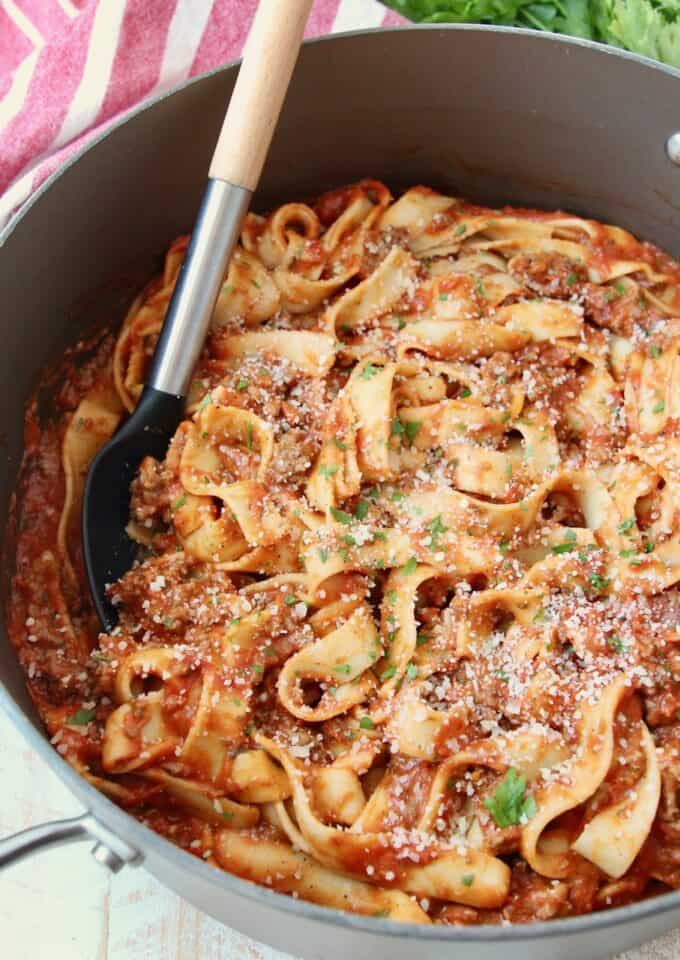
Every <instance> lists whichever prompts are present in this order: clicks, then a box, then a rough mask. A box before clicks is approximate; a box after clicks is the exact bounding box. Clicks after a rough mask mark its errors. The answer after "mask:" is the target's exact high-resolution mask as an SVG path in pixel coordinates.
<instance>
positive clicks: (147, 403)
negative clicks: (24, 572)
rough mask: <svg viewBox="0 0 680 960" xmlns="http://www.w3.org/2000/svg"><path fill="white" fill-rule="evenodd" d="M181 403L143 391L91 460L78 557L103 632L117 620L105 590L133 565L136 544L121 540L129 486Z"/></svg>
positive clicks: (167, 433) (171, 426)
mask: <svg viewBox="0 0 680 960" xmlns="http://www.w3.org/2000/svg"><path fill="white" fill-rule="evenodd" d="M183 407H184V399H183V397H180V396H173V395H172V394H169V393H164V392H163V391H161V390H156V389H154V388H153V387H145V389H144V392H143V393H142V395H141V397H140V400H139V403H138V404H137V407H136V409H135V411H134V413H133V414H132V416H131V417H130V419H129V420H127V421H126V422H125V423H124V424H123V426H122V427H121V429H120V430H119V431H118V432H117V433H116V434H115V435H114V437H113V439H112V440H111V441H110V442H109V443H107V444H106V446H105V447H103V448H102V449H101V450H100V451H99V453H98V454H97V456H96V457H95V459H94V460H93V461H92V465H91V466H90V470H89V472H88V475H87V479H86V481H85V490H84V493H83V516H82V529H83V558H84V560H85V569H86V571H87V576H88V580H89V582H90V587H91V590H92V599H93V601H94V605H95V609H96V611H97V614H98V616H99V619H100V620H101V622H102V624H103V626H104V629H105V630H112V629H113V627H115V625H116V623H117V621H118V615H117V613H116V609H115V607H114V606H113V605H112V603H111V602H110V600H109V598H108V596H107V586H108V584H110V583H115V581H116V580H119V579H120V577H122V576H123V574H124V573H126V572H127V571H128V570H129V569H130V568H131V567H132V566H133V564H134V562H135V560H136V559H137V555H138V552H139V545H138V544H137V543H135V541H133V540H131V539H130V537H129V536H128V535H127V526H128V522H129V519H130V484H131V483H132V481H133V479H134V477H135V475H136V473H137V471H138V469H139V466H140V464H141V462H142V460H143V459H144V457H155V458H156V459H157V460H162V459H163V457H164V456H165V453H166V451H167V449H168V444H169V443H170V440H171V438H172V435H173V434H174V432H175V430H176V429H177V425H178V423H179V421H180V420H181V417H182V411H183Z"/></svg>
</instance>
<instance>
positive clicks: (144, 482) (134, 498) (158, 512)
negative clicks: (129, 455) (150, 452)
mask: <svg viewBox="0 0 680 960" xmlns="http://www.w3.org/2000/svg"><path fill="white" fill-rule="evenodd" d="M130 494H131V497H130V511H131V513H132V516H133V517H134V519H135V520H136V521H137V523H139V524H140V526H142V527H154V526H156V525H157V523H158V522H162V521H163V513H164V511H165V510H167V508H168V507H169V505H170V504H169V500H168V490H167V484H166V482H165V477H164V470H163V467H162V465H161V464H160V463H159V462H158V460H154V458H153V457H144V459H143V460H142V463H141V466H140V468H139V473H138V474H137V476H136V477H135V479H134V480H133V481H132V483H131V485H130ZM149 521H151V522H149Z"/></svg>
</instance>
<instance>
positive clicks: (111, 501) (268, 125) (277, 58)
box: [82, 0, 312, 630]
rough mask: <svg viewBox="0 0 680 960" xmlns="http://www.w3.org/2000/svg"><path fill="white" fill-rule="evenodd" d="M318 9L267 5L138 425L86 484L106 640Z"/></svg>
mask: <svg viewBox="0 0 680 960" xmlns="http://www.w3.org/2000/svg"><path fill="white" fill-rule="evenodd" d="M311 6H312V0H260V3H259V6H258V8H257V12H256V14H255V19H254V21H253V24H252V27H251V30H250V34H249V36H248V40H247V42H246V46H245V49H244V52H243V61H242V64H241V68H240V70H239V74H238V78H237V80H236V85H235V87H234V92H233V94H232V96H231V101H230V103H229V106H228V108H227V112H226V115H225V118H224V122H223V124H222V129H221V131H220V135H219V138H218V141H217V146H216V147H215V152H214V154H213V157H212V162H211V165H210V171H209V179H208V184H207V187H206V189H205V192H204V194H203V198H202V200H201V206H200V209H199V212H198V217H197V219H196V224H195V227H194V231H193V234H192V236H191V241H190V243H189V247H188V250H187V254H186V257H185V260H184V264H183V266H182V269H181V271H180V274H179V276H178V278H177V283H176V285H175V289H174V291H173V294H172V298H171V300H170V303H169V305H168V310H167V314H166V317H165V321H164V323H163V327H162V330H161V333H160V337H159V339H158V344H157V346H156V350H155V353H154V356H153V361H152V365H151V370H150V374H149V378H148V381H147V383H146V386H145V387H144V390H143V391H142V394H141V396H140V398H139V402H138V403H137V406H136V408H135V410H134V412H133V413H132V415H131V416H130V418H129V419H128V420H127V421H126V422H125V423H124V424H123V426H122V427H121V429H120V430H119V431H118V432H117V433H116V434H115V435H114V437H113V439H112V440H110V441H109V442H108V443H107V444H106V446H104V447H102V449H101V450H100V451H99V453H98V454H97V456H96V457H95V458H94V460H93V461H92V464H91V466H90V469H89V472H88V475H87V478H86V481H85V489H84V493H83V512H82V535H83V557H84V560H85V568H86V571H87V577H88V581H89V584H90V590H91V592H92V599H93V601H94V605H95V609H96V611H97V614H98V615H99V618H100V620H101V622H102V624H103V625H104V628H105V629H106V630H111V629H113V627H114V626H115V625H116V623H117V621H118V616H117V613H116V610H115V608H114V606H113V605H112V604H111V602H110V601H109V599H108V597H107V595H106V586H107V584H110V583H113V582H115V581H116V580H118V579H119V578H120V577H121V576H122V575H123V574H124V573H125V572H126V571H127V570H129V569H130V568H131V567H132V565H133V563H134V561H135V557H136V554H137V551H138V545H137V544H136V543H134V542H133V541H132V540H131V539H130V538H129V537H128V535H127V533H126V527H127V524H128V520H129V515H130V484H131V482H132V480H133V478H134V476H135V474H136V472H137V469H138V467H139V464H140V462H141V461H142V459H143V458H144V457H145V456H152V457H155V458H156V459H162V458H163V457H164V456H165V454H166V451H167V448H168V444H169V443H170V439H171V438H172V436H173V434H174V432H175V430H176V429H177V426H178V424H179V422H180V421H181V419H182V417H183V414H184V402H185V399H186V395H187V391H188V389H189V384H190V382H191V378H192V374H193V370H194V367H195V366H196V363H197V361H198V358H199V355H200V353H201V349H202V347H203V343H204V341H205V338H206V335H207V332H208V328H209V326H210V321H211V318H212V314H213V310H214V308H215V302H216V301H217V296H218V294H219V291H220V287H221V285H222V281H223V278H224V275H225V272H226V269H227V266H228V264H229V259H230V257H231V254H232V252H233V249H234V247H235V246H236V242H237V240H238V237H239V234H240V231H241V225H242V223H243V220H244V217H245V215H246V213H247V212H248V207H249V204H250V200H251V197H252V195H253V191H254V190H255V187H256V186H257V183H258V180H259V178H260V174H261V172H262V167H263V165H264V161H265V158H266V156H267V151H268V150H269V145H270V143H271V139H272V136H273V133H274V128H275V126H276V123H277V121H278V118H279V114H280V112H281V107H282V105H283V100H284V97H285V95H286V91H287V89H288V84H289V82H290V78H291V75H292V72H293V68H294V66H295V62H296V60H297V56H298V52H299V49H300V43H301V42H302V35H303V32H304V28H305V24H306V22H307V17H308V16H309V11H310V8H311Z"/></svg>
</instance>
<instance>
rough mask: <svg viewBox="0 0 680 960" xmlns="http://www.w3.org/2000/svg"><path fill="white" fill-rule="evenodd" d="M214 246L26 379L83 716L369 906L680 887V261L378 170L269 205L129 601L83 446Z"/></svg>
mask: <svg viewBox="0 0 680 960" xmlns="http://www.w3.org/2000/svg"><path fill="white" fill-rule="evenodd" d="M185 249H186V238H182V239H180V240H178V241H177V242H176V243H175V244H173V246H172V247H171V249H170V251H169V252H168V254H167V257H166V260H165V269H164V273H163V275H162V276H161V277H160V278H158V279H157V280H155V281H154V282H153V283H151V284H150V285H149V286H148V287H147V289H146V290H145V291H144V292H143V293H142V294H141V295H140V296H139V297H138V298H137V300H136V301H135V302H134V304H133V306H132V308H131V309H130V311H129V313H128V315H127V317H126V319H125V322H124V324H123V327H122V330H121V331H120V332H119V333H118V334H117V336H116V337H115V342H114V338H113V337H112V336H110V335H109V336H106V335H104V336H103V338H102V336H101V335H100V338H99V339H98V340H96V341H93V342H90V343H85V342H84V341H83V342H82V343H81V344H80V345H79V348H78V350H76V351H75V353H74V352H72V353H70V354H69V355H68V356H67V358H66V361H65V363H64V365H62V368H61V373H60V376H61V378H62V386H61V392H60V393H59V395H58V401H59V402H58V404H57V405H56V406H55V405H54V403H53V416H52V419H50V418H49V417H45V416H44V415H42V414H41V413H40V412H39V408H40V403H39V398H38V399H36V401H35V402H34V403H33V404H32V405H31V406H30V407H29V411H28V420H27V433H26V437H27V441H26V442H27V454H26V459H25V463H24V467H23V473H22V478H21V484H20V489H19V499H18V504H19V505H18V507H17V511H16V514H15V520H16V526H17V534H16V536H17V551H16V552H17V564H16V573H15V576H14V580H13V590H12V603H11V611H10V626H11V632H12V636H13V638H14V640H15V643H16V646H17V648H18V651H19V654H20V658H21V661H22V664H23V666H24V669H25V671H26V675H27V682H28V685H29V688H30V691H31V693H32V695H33V697H34V699H35V700H36V702H37V704H38V706H39V708H40V712H41V714H42V717H43V719H44V722H45V724H46V726H47V729H48V731H49V734H50V736H51V737H52V742H53V743H54V744H55V745H56V748H57V750H59V752H60V753H62V754H63V755H64V756H65V757H66V759H67V760H68V761H69V762H70V763H71V764H73V765H74V766H75V767H76V768H77V769H78V770H80V771H81V773H82V774H83V775H84V776H85V777H87V779H88V780H90V781H91V782H92V783H94V784H95V785H96V786H97V787H98V788H100V789H101V790H103V791H104V792H105V793H107V794H108V795H109V796H110V797H112V798H114V799H115V800H116V801H117V802H119V803H120V804H122V805H123V806H124V807H126V808H127V809H129V810H130V811H131V812H132V813H133V814H134V815H136V816H137V817H139V818H140V819H141V820H142V821H143V822H144V823H146V824H148V825H149V826H151V827H153V828H154V829H156V830H158V831H160V832H161V833H163V834H164V835H165V836H167V837H169V838H170V839H172V840H174V841H175V842H176V843H178V844H179V845H181V846H183V847H184V848H185V849H187V850H188V851H190V852H191V853H194V854H195V855H196V856H199V857H202V858H204V859H205V860H206V861H208V862H209V863H211V864H214V865H215V866H217V867H221V868H223V869H225V870H228V871H231V872H232V873H234V874H237V875H239V876H241V877H245V878H247V879H249V880H252V881H255V882H257V883H260V884H265V885H266V886H269V887H271V888H273V889H275V890H278V891H282V892H285V893H288V894H292V895H293V896H296V897H301V898H304V899H307V900H311V901H314V902H316V903H320V904H325V905H328V906H331V907H337V908H342V909H345V910H350V911H354V912H356V913H362V914H368V915H373V916H379V917H389V918H390V919H393V920H400V921H409V922H415V923H430V922H439V923H449V924H476V923H499V922H508V921H511V922H523V921H530V920H537V919H549V918H552V917H560V916H566V915H570V914H576V913H585V912H589V911H592V910H597V909H601V908H604V907H607V906H611V905H616V904H620V903H623V902H629V901H631V900H635V899H639V898H640V897H642V896H647V895H649V894H650V893H654V892H660V891H662V890H664V889H667V888H668V887H680V819H679V817H678V806H677V804H678V790H679V787H680V753H679V749H680V626H679V624H680V600H679V592H678V586H677V584H678V580H679V579H680V439H679V430H678V427H679V424H680V357H679V356H678V349H679V347H680V268H679V266H678V264H676V263H675V262H673V261H672V260H671V259H670V258H669V257H667V256H666V255H665V254H663V253H662V252H661V251H659V250H657V249H656V248H654V247H652V246H651V245H649V244H642V243H640V242H638V241H637V240H636V239H635V238H634V237H632V236H631V235H630V234H629V233H627V232H626V231H624V230H622V229H619V228H617V227H613V226H604V225H602V224H600V223H597V222H595V221H593V220H587V219H581V218H579V217H575V216H570V215H568V214H564V213H559V212H557V213H543V212H538V211H533V210H517V209H509V208H506V209H499V210H495V209H494V210H492V209H486V208H482V207H478V206H473V205H471V204H469V203H466V202H464V201H462V200H458V199H452V198H451V197H447V196H443V195H441V194H439V193H436V192H434V191H432V190H429V189H427V188H424V187H415V188H413V189H411V190H408V191H407V192H406V193H404V194H403V195H402V196H400V197H399V199H397V200H396V201H394V200H393V197H392V196H391V195H390V192H389V191H388V189H387V188H386V187H385V186H384V185H382V184H381V183H378V182H375V181H363V182H361V183H359V184H357V185H354V186H350V187H346V188H344V189H341V190H337V191H334V192H333V193H330V194H327V195H325V196H323V197H322V198H321V199H320V200H319V201H318V202H317V203H316V204H314V205H311V206H308V205H306V204H303V203H288V204H285V205H284V206H281V207H279V208H278V209H276V210H275V211H274V212H273V213H272V214H271V215H269V216H267V217H261V216H256V215H253V214H251V215H249V216H248V218H247V221H246V223H245V226H244V229H243V233H242V238H241V244H240V245H239V247H238V249H237V250H236V252H235V253H234V256H233V258H232V260H231V264H230V266H229V270H228V274H227V276H226V277H225V281H224V285H223V287H222V289H221V292H220V295H219V300H218V303H217V307H216V309H215V314H214V318H213V323H212V327H211V331H210V335H209V339H208V342H207V344H206V347H205V349H204V351H203V354H202V357H201V360H200V362H199V365H198V368H197V370H196V372H195V379H194V381H193V383H192V386H191V390H190V395H189V399H188V405H187V412H186V419H185V420H184V422H183V423H181V425H180V426H179V428H178V430H177V432H176V434H175V436H174V439H173V440H172V442H171V444H170V447H169V450H168V453H167V456H166V458H165V460H164V461H163V462H160V463H159V462H157V461H155V460H153V459H151V458H147V459H146V460H145V461H144V462H143V463H142V465H141V468H140V471H139V474H138V477H137V478H136V479H135V481H134V482H133V485H132V490H131V519H130V525H129V534H130V536H131V537H133V538H134V539H135V540H136V541H137V542H138V543H139V545H140V561H139V563H138V565H137V566H135V568H134V569H132V570H131V571H130V572H129V573H128V574H126V576H124V577H123V578H122V579H121V580H120V581H119V582H118V583H115V584H113V585H111V587H110V596H111V599H112V601H113V603H114V604H115V605H116V607H117V609H118V612H119V617H120V620H119V625H118V626H117V627H116V629H115V630H114V631H113V632H112V633H111V634H110V635H106V634H100V635H99V636H98V632H99V631H98V627H97V624H96V620H95V618H94V615H93V612H92V609H91V606H90V603H89V598H88V596H87V588H86V581H85V578H84V574H83V569H82V558H81V553H80V531H79V516H80V500H81V494H82V487H83V479H84V476H85V474H86V472H87V468H88V465H89V463H90V461H91V459H92V457H93V455H94V454H95V452H96V451H97V449H98V448H99V447H100V446H101V445H102V444H103V443H104V442H105V441H106V440H107V439H108V438H109V437H110V436H111V435H112V434H113V432H114V431H115V430H116V427H117V426H118V424H119V423H120V422H121V421H122V419H123V418H124V417H125V415H126V414H127V413H128V412H130V411H132V410H133V409H134V407H135V403H136V401H137V399H138V397H139V395H140V393H141V390H142V387H143V383H144V379H145V375H146V372H147V369H148V364H149V360H150V357H151V354H152V352H153V347H154V345H155V342H156V338H157V336H158V333H159V330H160V327H161V324H162V321H163V316H164V313H165V310H166V307H167V304H168V301H169V298H170V295H171V293H172V289H173V285H174V283H175V280H176V277H177V273H178V270H179V267H180V265H181V261H182V258H183V255H184V251H185ZM88 350H89V353H88ZM78 357H80V360H78V362H76V361H77V359H78ZM55 410H56V413H55V412H54V411H55Z"/></svg>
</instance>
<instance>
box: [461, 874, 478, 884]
mask: <svg viewBox="0 0 680 960" xmlns="http://www.w3.org/2000/svg"><path fill="white" fill-rule="evenodd" d="M460 882H461V883H462V884H463V886H464V887H471V886H472V884H473V883H474V882H475V875H474V873H467V874H466V875H465V876H464V877H461V878H460Z"/></svg>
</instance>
